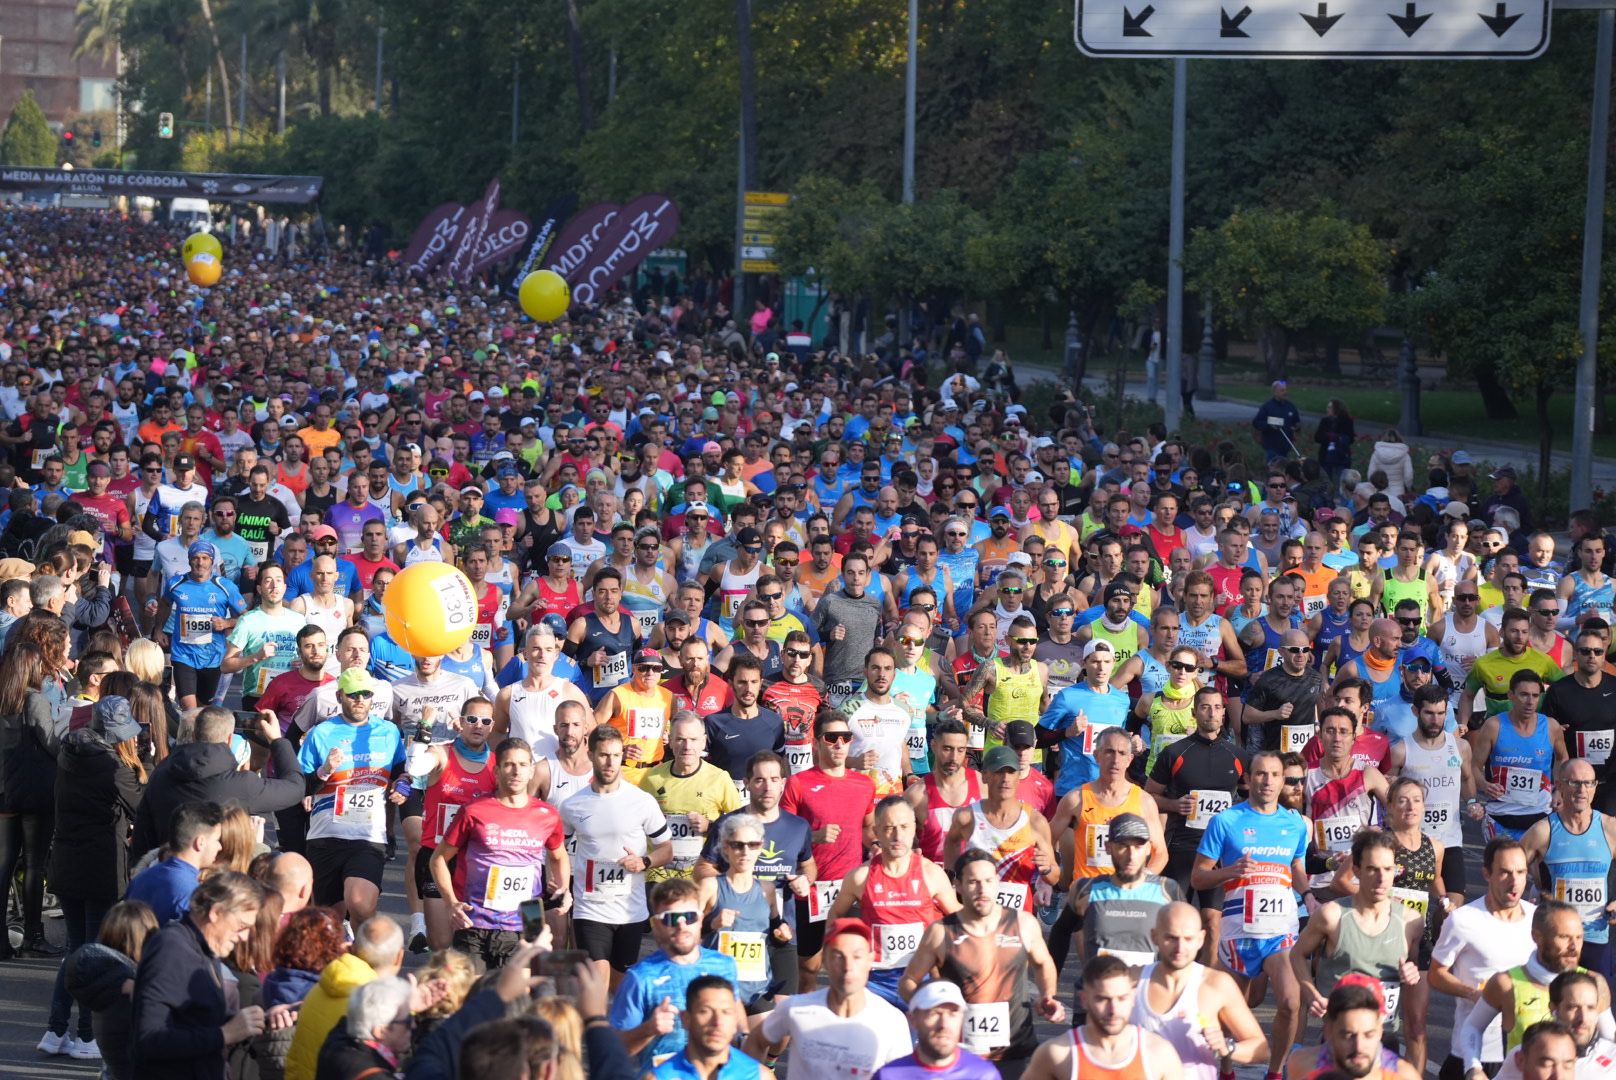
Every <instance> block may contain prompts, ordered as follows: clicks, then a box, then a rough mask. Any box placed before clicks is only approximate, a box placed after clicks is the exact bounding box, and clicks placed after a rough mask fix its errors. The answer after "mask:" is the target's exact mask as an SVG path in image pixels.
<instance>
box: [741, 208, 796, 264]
mask: <svg viewBox="0 0 1616 1080" xmlns="http://www.w3.org/2000/svg"><path fill="white" fill-rule="evenodd" d="M790 204H791V196H790V195H788V194H786V193H785V192H783V191H748V192H747V193H746V206H745V209H744V211H743V214H742V228H741V270H742V272H743V273H747V274H778V273H779V272H780V264H779V263H777V262H775V261H774V240H775V228H776V226H777V225H778V224H779V221H780V216H781V215H782V214H784V213H785V209H786V207H787V206H789V205H790Z"/></svg>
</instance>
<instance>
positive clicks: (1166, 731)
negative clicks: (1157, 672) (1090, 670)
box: [1140, 653, 1195, 776]
mask: <svg viewBox="0 0 1616 1080" xmlns="http://www.w3.org/2000/svg"><path fill="white" fill-rule="evenodd" d="M1140 655H1146V654H1143V653H1142V654H1140ZM1194 700H1195V699H1194V698H1191V699H1190V700H1189V701H1186V702H1185V703H1184V704H1183V706H1181V707H1177V708H1169V707H1167V705H1166V704H1165V703H1164V698H1163V696H1162V695H1161V694H1157V695H1156V698H1155V700H1153V701H1152V702H1151V703H1150V756H1149V757H1148V758H1147V759H1146V760H1145V775H1146V776H1149V775H1150V770H1152V769H1154V768H1155V767H1156V758H1157V756H1158V755H1160V754H1161V752H1162V751H1163V750H1165V749H1167V748H1168V747H1169V746H1171V745H1173V744H1174V743H1176V742H1177V741H1178V740H1180V739H1182V738H1183V737H1184V736H1186V735H1188V734H1189V733H1190V732H1192V731H1194V730H1195V713H1194V710H1193V709H1192V708H1191V705H1192V704H1193V702H1194Z"/></svg>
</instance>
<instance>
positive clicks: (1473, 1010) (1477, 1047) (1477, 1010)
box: [1453, 1000, 1498, 1073]
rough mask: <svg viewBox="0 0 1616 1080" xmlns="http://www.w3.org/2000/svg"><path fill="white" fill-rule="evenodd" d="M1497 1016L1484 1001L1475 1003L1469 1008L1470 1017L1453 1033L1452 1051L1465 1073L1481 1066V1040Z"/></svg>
mask: <svg viewBox="0 0 1616 1080" xmlns="http://www.w3.org/2000/svg"><path fill="white" fill-rule="evenodd" d="M1497 1015H1498V1010H1497V1009H1495V1008H1493V1007H1492V1006H1491V1005H1489V1004H1487V1002H1486V1001H1485V1000H1481V1001H1477V1002H1476V1003H1475V1004H1474V1005H1472V1006H1471V1007H1470V1015H1469V1016H1467V1017H1466V1018H1465V1022H1464V1026H1463V1027H1461V1028H1459V1029H1458V1030H1457V1031H1455V1032H1454V1033H1453V1049H1454V1051H1455V1052H1456V1053H1457V1055H1458V1057H1459V1061H1460V1063H1461V1064H1462V1065H1463V1066H1464V1070H1465V1072H1467V1073H1468V1072H1469V1071H1470V1070H1471V1069H1474V1068H1476V1067H1477V1066H1479V1065H1480V1064H1481V1039H1482V1036H1483V1035H1485V1034H1486V1033H1487V1025H1488V1024H1490V1023H1492V1022H1493V1018H1494V1017H1496V1016H1497Z"/></svg>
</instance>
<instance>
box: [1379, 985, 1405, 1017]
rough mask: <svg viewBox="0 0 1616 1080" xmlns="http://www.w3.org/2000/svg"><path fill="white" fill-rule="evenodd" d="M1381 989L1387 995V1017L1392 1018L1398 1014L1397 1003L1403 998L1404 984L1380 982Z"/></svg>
mask: <svg viewBox="0 0 1616 1080" xmlns="http://www.w3.org/2000/svg"><path fill="white" fill-rule="evenodd" d="M1380 990H1381V993H1383V994H1385V995H1386V1018H1387V1019H1391V1018H1392V1017H1393V1016H1396V1015H1397V1003H1398V1002H1400V1001H1402V1000H1403V984H1402V983H1400V982H1383V983H1381V984H1380Z"/></svg>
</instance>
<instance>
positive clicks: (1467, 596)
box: [1453, 593, 1481, 604]
mask: <svg viewBox="0 0 1616 1080" xmlns="http://www.w3.org/2000/svg"><path fill="white" fill-rule="evenodd" d="M1453 599H1454V602H1455V603H1459V602H1461V601H1466V600H1468V601H1469V602H1470V603H1472V604H1473V603H1475V602H1476V601H1478V600H1480V599H1481V594H1480V593H1454V594H1453Z"/></svg>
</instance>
